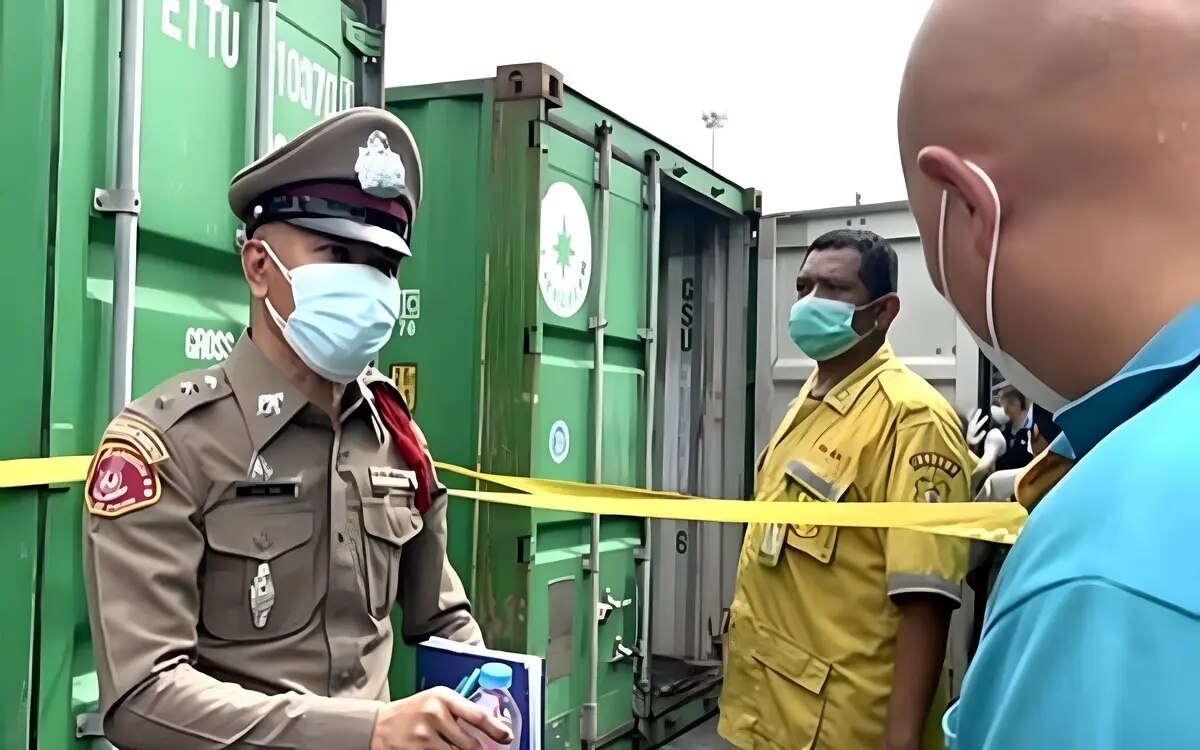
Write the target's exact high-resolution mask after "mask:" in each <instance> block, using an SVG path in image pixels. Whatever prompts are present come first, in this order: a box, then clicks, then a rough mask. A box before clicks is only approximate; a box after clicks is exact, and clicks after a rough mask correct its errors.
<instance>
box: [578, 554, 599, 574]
mask: <svg viewBox="0 0 1200 750" xmlns="http://www.w3.org/2000/svg"><path fill="white" fill-rule="evenodd" d="M580 563H581V564H582V565H583V572H584V573H595V572H596V569H595V568H594V567H593V566H592V556H591V554H590V553H589V554H586V555H584V556H583V557H582V558H580Z"/></svg>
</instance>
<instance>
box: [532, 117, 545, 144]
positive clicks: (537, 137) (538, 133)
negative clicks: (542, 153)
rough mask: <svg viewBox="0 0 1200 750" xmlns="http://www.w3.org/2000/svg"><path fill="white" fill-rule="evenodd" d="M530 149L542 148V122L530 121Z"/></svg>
mask: <svg viewBox="0 0 1200 750" xmlns="http://www.w3.org/2000/svg"><path fill="white" fill-rule="evenodd" d="M529 147H530V148H541V147H542V128H541V121H540V120H530V121H529Z"/></svg>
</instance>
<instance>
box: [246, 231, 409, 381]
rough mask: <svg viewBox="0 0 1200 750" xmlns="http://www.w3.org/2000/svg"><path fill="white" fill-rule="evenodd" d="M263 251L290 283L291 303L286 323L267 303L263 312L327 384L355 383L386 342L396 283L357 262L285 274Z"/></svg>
mask: <svg viewBox="0 0 1200 750" xmlns="http://www.w3.org/2000/svg"><path fill="white" fill-rule="evenodd" d="M263 247H264V248H265V249H266V251H267V255H269V256H270V257H271V259H272V260H273V261H275V265H277V266H278V267H279V270H280V271H281V272H282V273H283V277H284V278H285V279H287V281H288V283H289V284H291V287H292V298H293V299H294V300H295V302H296V309H295V310H294V311H292V314H291V315H289V316H288V319H287V320H286V321H285V320H284V319H283V318H282V317H281V316H280V315H279V313H278V312H276V311H275V307H274V306H273V305H272V304H271V301H270V300H267V312H269V313H270V314H271V317H272V318H274V319H275V324H276V325H278V326H279V330H280V331H282V332H283V338H284V340H285V341H287V342H288V344H289V345H290V346H291V347H292V350H293V351H295V352H296V355H297V356H298V357H300V359H301V360H303V361H304V363H305V364H306V365H308V366H309V367H310V368H311V369H312V371H313V372H315V373H317V374H318V375H320V376H321V377H323V378H325V379H326V380H331V381H333V382H335V383H349V382H350V381H352V380H354V379H355V378H357V377H358V376H359V375H361V374H362V371H363V370H364V369H365V368H366V366H367V365H368V364H370V363H371V361H372V360H373V359H374V358H375V355H377V354H378V353H379V350H380V349H382V348H383V345H384V344H385V343H387V340H388V339H389V338H391V335H392V328H393V327H394V326H395V325H396V319H397V318H398V317H399V315H400V287H399V285H398V284H397V283H396V280H395V279H394V278H391V277H390V276H388V275H387V274H385V273H383V272H382V271H380V270H379V269H377V268H373V267H371V266H368V265H364V264H361V263H310V264H308V265H305V266H299V267H297V268H294V269H292V270H290V271H289V270H288V269H286V268H284V266H283V264H282V263H280V262H279V258H278V257H277V256H276V255H275V252H274V251H273V250H271V247H270V246H269V245H267V244H266V243H265V242H264V243H263Z"/></svg>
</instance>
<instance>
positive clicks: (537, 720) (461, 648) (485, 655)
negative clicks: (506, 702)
mask: <svg viewBox="0 0 1200 750" xmlns="http://www.w3.org/2000/svg"><path fill="white" fill-rule="evenodd" d="M488 662H500V663H501V664H507V665H508V666H510V667H512V671H513V684H512V689H511V690H510V692H511V693H512V696H513V700H515V701H516V703H517V707H518V709H520V711H521V724H522V730H521V742H520V746H519V747H517V746H514V748H513V750H542V728H543V726H544V725H545V723H546V718H545V713H544V706H545V694H546V679H545V671H544V669H543V666H542V658H541V657H540V656H529V655H528V654H514V653H510V652H508V651H493V650H491V649H486V648H480V647H478V646H468V645H466V644H463V643H456V642H455V641H450V640H447V639H445V638H430V639H429V640H427V641H425V642H424V643H422V644H420V645H419V646H417V690H418V691H420V690H427V689H429V688H433V687H448V688H450V689H451V690H457V691H458V692H459V693H460V694H462V695H464V696H465V697H470V695H471V693H473V692H474V691H475V687H476V683H477V682H478V679H479V668H480V667H482V666H483V665H484V664H487V663H488Z"/></svg>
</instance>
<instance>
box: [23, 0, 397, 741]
mask: <svg viewBox="0 0 1200 750" xmlns="http://www.w3.org/2000/svg"><path fill="white" fill-rule="evenodd" d="M381 19H382V0H372V1H371V2H364V1H363V0H355V1H353V2H352V1H350V0H347V1H346V2H339V1H338V0H278V2H259V1H258V0H124V1H122V0H35V1H32V2H31V1H30V0H0V99H2V100H3V101H4V103H5V110H4V111H5V113H6V114H7V115H8V117H6V121H5V125H4V134H5V137H4V138H3V139H0V163H3V164H4V165H5V166H4V172H5V180H4V181H3V184H2V185H0V223H2V224H3V225H4V226H5V228H6V231H7V232H8V240H9V242H8V248H9V249H8V251H7V253H6V256H5V269H4V273H3V274H0V298H3V299H4V300H6V304H7V305H9V309H10V310H19V311H20V315H19V316H18V318H17V319H15V320H14V321H11V322H10V325H9V327H8V328H6V329H5V333H4V334H3V337H2V339H0V340H2V341H3V342H4V347H5V350H6V351H7V352H9V356H11V357H13V361H12V364H13V367H11V368H10V369H9V370H8V372H7V375H6V376H5V381H4V382H5V383H6V385H5V386H4V388H3V394H4V395H3V404H2V408H0V412H2V413H3V414H4V419H5V429H4V430H3V434H0V458H3V459H11V458H28V457H33V456H54V455H77V454H83V453H90V452H91V451H92V450H94V448H95V445H96V441H97V440H98V438H99V435H100V432H101V431H102V430H103V428H104V425H105V424H106V423H107V421H108V419H109V417H110V416H111V413H112V409H113V408H114V406H119V405H120V404H121V403H124V400H125V399H127V398H128V397H129V396H130V395H139V394H141V393H144V392H145V391H146V390H148V389H149V388H151V387H152V386H154V385H155V384H156V383H158V382H160V381H162V380H164V379H166V378H167V377H169V376H171V375H173V374H175V373H178V372H181V371H184V370H188V369H195V368H196V367H198V366H203V365H204V364H205V363H214V362H217V361H220V360H222V359H224V358H225V356H227V354H228V352H229V349H230V347H231V346H232V345H233V343H234V341H235V339H236V337H237V335H238V333H239V332H240V330H241V329H242V328H243V327H244V325H245V321H246V309H247V297H246V292H245V285H244V282H243V280H242V272H241V268H240V265H239V263H238V257H237V247H236V244H235V237H236V232H237V229H238V227H237V223H236V222H235V220H234V218H233V217H232V216H231V215H230V212H229V208H228V206H227V204H226V201H225V191H226V188H227V186H228V183H229V178H230V177H231V176H232V175H233V174H234V172H236V171H237V170H238V169H239V168H240V167H241V166H242V165H244V164H245V163H246V162H247V161H249V160H250V159H252V158H253V157H254V156H256V155H257V154H261V153H264V152H265V151H266V150H268V149H269V148H271V147H273V146H277V145H279V144H280V143H282V142H284V141H285V140H286V139H287V138H289V137H292V136H294V135H296V134H297V133H298V132H300V131H301V130H303V129H304V128H306V127H308V126H309V125H311V124H313V123H314V122H317V121H319V120H320V119H322V118H324V117H326V116H328V115H329V114H332V113H334V112H336V111H339V110H341V109H344V108H346V107H348V106H351V105H354V104H360V103H367V104H376V105H378V104H381V99H382V83H381V80H382V79H381V75H382V74H381V70H382V62H381V58H380V51H381V48H382V40H383V35H382V25H381V23H380V22H381ZM260 52H261V54H260ZM260 102H261V105H260ZM139 131H140V137H139ZM139 163H140V168H139ZM139 177H140V184H139V180H138V178H139ZM131 237H132V238H134V239H135V240H136V241H135V243H133V244H130V243H129V242H128V239H129V238H131ZM114 271H115V272H114ZM134 274H135V275H136V286H134V285H133V284H131V283H130V282H131V281H132V280H133V278H134ZM114 280H115V282H114ZM135 289H136V293H134V290H135ZM114 303H115V304H114ZM114 311H115V313H116V314H115V315H114ZM114 321H115V322H116V326H115V328H116V335H115V337H114ZM131 324H132V325H131ZM131 332H132V333H131ZM114 338H115V339H116V340H117V341H118V346H117V347H114V346H113V341H114ZM110 372H115V373H116V377H115V378H111V379H110ZM114 401H115V402H116V404H114ZM80 493H81V487H80V486H79V485H73V486H66V487H50V488H41V489H22V490H3V491H0V569H3V570H4V571H5V574H4V583H3V585H0V611H3V613H4V620H3V622H4V625H3V628H2V629H0V633H3V638H2V639H0V674H2V675H4V678H3V680H0V747H3V748H4V750H21V749H24V748H40V749H41V750H67V749H68V748H85V747H102V746H103V745H104V744H106V743H103V740H102V739H100V737H99V726H98V722H97V721H96V719H95V715H94V714H93V713H91V712H93V711H95V709H96V704H97V688H96V679H95V673H94V669H93V667H92V652H91V645H90V640H89V636H88V624H87V612H86V608H85V604H84V595H83V584H82V578H81V575H80V564H81V563H80V553H79V536H80V512H81V511H80V508H81V503H82V497H81V494H80ZM147 585H151V584H150V582H147ZM129 616H130V618H136V617H137V613H136V612H131V613H129Z"/></svg>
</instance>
